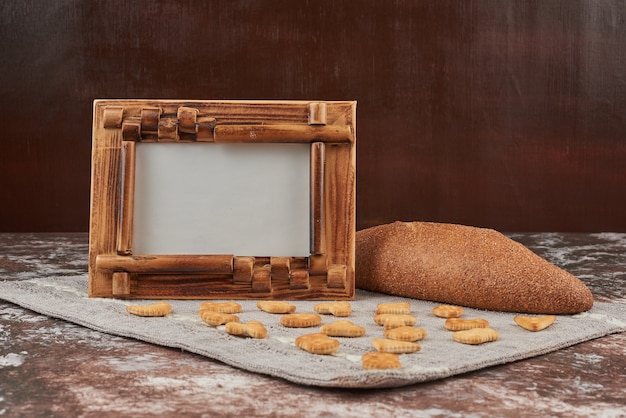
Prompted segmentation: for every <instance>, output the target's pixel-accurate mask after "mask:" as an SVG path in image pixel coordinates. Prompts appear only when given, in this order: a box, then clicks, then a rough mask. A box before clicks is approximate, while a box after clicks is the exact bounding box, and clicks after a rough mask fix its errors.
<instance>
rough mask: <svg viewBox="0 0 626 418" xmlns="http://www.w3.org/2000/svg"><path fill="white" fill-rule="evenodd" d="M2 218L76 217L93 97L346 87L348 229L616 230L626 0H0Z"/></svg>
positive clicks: (298, 93)
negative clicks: (352, 188) (351, 217)
mask: <svg viewBox="0 0 626 418" xmlns="http://www.w3.org/2000/svg"><path fill="white" fill-rule="evenodd" d="M0 45H1V52H2V53H1V58H2V61H1V64H0V109H1V127H2V129H1V130H0V140H1V141H2V142H1V147H0V231H86V230H87V229H88V219H89V182H90V178H89V176H90V152H91V143H90V141H91V137H90V135H91V110H92V109H91V102H92V100H93V99H94V98H182V99H327V100H333V99H336V100H347V99H350V100H352V99H356V100H358V108H357V115H358V117H357V120H358V147H357V149H358V153H357V158H358V165H357V171H358V185H357V188H358V193H357V208H358V228H359V229H361V228H363V227H367V226H371V225H375V224H379V223H385V222H391V221H394V220H429V221H439V222H456V223H464V224H470V225H477V226H487V227H492V228H496V229H499V230H502V231H529V230H534V231H539V230H543V231H626V210H625V209H626V193H625V186H626V169H625V168H624V163H625V162H626V143H625V132H626V129H625V128H626V6H625V5H624V2H622V1H619V0H615V1H609V0H607V1H591V0H580V1H576V0H543V1H513V0H493V1H457V0H453V1H442V0H438V1H425V0H424V1H417V0H416V1H409V0H406V1H377V0H371V1H364V0H329V1H293V0H271V1H252V0H224V1H160V0H149V1H144V0H142V1H130V0H128V1H113V0H111V1H93V0H73V1H72V0H55V1H44V0H41V1H34V0H23V1H17V0H3V1H2V2H0Z"/></svg>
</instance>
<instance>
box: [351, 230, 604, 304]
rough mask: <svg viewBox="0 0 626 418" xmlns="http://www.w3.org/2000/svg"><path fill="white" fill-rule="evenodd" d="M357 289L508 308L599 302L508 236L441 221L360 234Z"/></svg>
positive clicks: (570, 276) (450, 302) (358, 238)
mask: <svg viewBox="0 0 626 418" xmlns="http://www.w3.org/2000/svg"><path fill="white" fill-rule="evenodd" d="M356 287H357V288H360V289H365V290H371V291H375V292H381V293H387V294H392V295H397V296H404V297H411V298H415V299H422V300H430V301H436V302H442V303H449V304H455V305H463V306H467V307H472V308H479V309H488V310H495V311H504V312H520V313H535V314H574V313H578V312H583V311H586V310H589V309H591V307H592V306H593V295H592V294H591V291H590V290H589V289H588V288H587V286H585V285H584V284H583V283H582V282H581V281H580V280H579V279H577V278H576V277H574V276H573V275H571V274H570V273H568V272H566V271H564V270H563V269H561V268H559V267H557V266H555V265H554V264H551V263H549V262H548V261H547V260H545V259H543V258H541V257H539V256H538V255H536V254H535V253H533V252H532V251H531V250H529V249H528V248H526V247H524V246H523V245H521V244H520V243H518V242H516V241H513V240H512V239H510V238H508V237H506V236H504V235H503V234H501V233H499V232H497V231H494V230H492V229H486V228H476V227H471V226H464V225H456V224H446V223H434V222H394V223H392V224H385V225H380V226H375V227H372V228H368V229H365V230H362V231H358V232H357V233H356Z"/></svg>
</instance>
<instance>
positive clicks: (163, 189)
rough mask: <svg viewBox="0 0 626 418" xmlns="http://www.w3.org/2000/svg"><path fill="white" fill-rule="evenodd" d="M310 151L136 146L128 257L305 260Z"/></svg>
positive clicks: (274, 146)
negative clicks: (131, 254)
mask: <svg viewBox="0 0 626 418" xmlns="http://www.w3.org/2000/svg"><path fill="white" fill-rule="evenodd" d="M309 177H310V146H309V145H308V144H293V143H287V144H283V143H269V144H268V143H265V144H249V143H239V144H215V143H209V144H207V143H193V144H189V143H138V144H137V151H136V165H135V196H134V216H133V219H134V222H133V252H134V253H135V254H235V255H257V256H259V255H273V256H285V257H297V256H308V255H309V253H310V238H309V234H310V180H309Z"/></svg>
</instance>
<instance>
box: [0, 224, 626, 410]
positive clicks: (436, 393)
mask: <svg viewBox="0 0 626 418" xmlns="http://www.w3.org/2000/svg"><path fill="white" fill-rule="evenodd" d="M507 235H508V236H510V237H511V238H513V239H515V240H516V241H519V242H521V243H522V244H524V245H526V246H527V247H529V248H530V249H531V250H533V251H535V252H536V253H538V254H539V255H541V256H543V257H545V258H546V259H548V260H549V261H551V262H553V263H555V264H556V265H558V266H560V267H562V268H564V269H566V270H567V271H569V272H571V273H573V274H574V275H576V276H577V277H579V278H580V279H581V280H583V281H584V282H585V283H586V284H587V285H588V286H589V288H590V289H591V291H592V292H593V294H594V296H595V298H596V300H598V301H615V302H618V303H626V291H625V290H624V289H625V288H626V234H618V233H599V234H578V233H576V234H573V233H569V234H563V233H524V234H507ZM87 248H88V236H87V234H85V233H73V234H71V233H70V234H44V233H36V234H8V233H4V234H0V280H23V279H29V278H35V277H50V278H54V277H55V276H58V275H75V274H81V273H86V271H87ZM162 415H165V416H181V417H184V416H189V417H203V416H207V417H215V416H235V415H240V416H250V417H252V416H260V417H291V416H293V417H309V416H311V417H318V416H323V417H334V416H338V417H359V418H361V417H366V416H390V417H396V416H397V417H403V416H419V417H444V416H445V417H487V416H490V417H491V416H516V417H524V416H526V417H534V416H537V417H550V416H559V417H560V416H563V417H593V416H599V417H625V416H626V333H620V334H613V335H610V336H607V337H604V338H600V339H597V340H592V341H588V342H585V343H582V344H578V345H576V346H573V347H569V348H566V349H563V350H559V351H556V352H553V353H550V354H547V355H543V356H540V357H535V358H531V359H528V360H523V361H518V362H514V363H509V364H505V365H501V366H496V367H491V368H487V369H483V370H480V371H476V372H472V373H467V374H464V375H459V376H454V377H451V378H447V379H445V380H440V381H435V382H429V383H423V384H418V385H413V386H407V387H402V388H395V389H377V390H342V389H325V388H315V387H306V386H299V385H296V384H292V383H289V382H286V381H282V380H279V379H275V378H271V377H267V376H262V375H257V374H254V373H250V372H247V371H242V370H238V369H235V368H232V367H229V366H226V365H224V364H222V363H219V362H217V361H213V360H211V359H207V358H205V357H201V356H198V355H195V354H190V353H187V352H181V351H180V350H176V349H170V348H165V347H159V346H155V345H152V344H148V343H144V342H141V341H136V340H132V339H127V338H121V337H116V336H112V335H108V334H103V333H99V332H96V331H92V330H89V329H87V328H83V327H80V326H77V325H74V324H71V323H68V322H65V321H61V320H57V319H53V318H49V317H46V316H42V315H39V314H37V313H34V312H32V311H29V310H27V309H23V308H21V307H19V306H17V305H14V304H11V303H7V302H3V301H0V416H3V417H4V416H7V417H16V416H19V417H22V416H24V417H26V416H27V417H37V416H55V417H56V416H58V417H66V416H72V417H91V416H98V417H107V416H116V417H117V416H133V417H148V416H162Z"/></svg>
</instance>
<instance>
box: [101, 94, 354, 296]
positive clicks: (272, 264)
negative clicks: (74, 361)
mask: <svg viewBox="0 0 626 418" xmlns="http://www.w3.org/2000/svg"><path fill="white" fill-rule="evenodd" d="M157 142H178V143H185V144H193V143H200V142H202V143H235V142H236V143H259V144H264V143H301V144H308V146H310V188H309V196H310V219H309V222H310V235H309V236H310V254H309V255H308V256H295V257H285V256H283V255H275V256H273V255H262V254H135V253H134V252H133V220H134V216H135V215H134V211H133V202H134V196H135V161H136V149H137V144H138V143H141V144H144V143H145V144H150V143H157ZM142 146H143V145H142ZM226 177H227V176H226ZM180 187H184V184H181V185H180ZM268 187H271V185H268ZM355 197H356V102H353V101H327V102H309V101H207V100H191V101H182V100H96V101H95V102H94V109H93V149H92V177H91V215H90V233H89V296H90V297H115V298H145V299H167V298H169V299H291V300H298V299H300V300H303V299H308V300H349V299H353V298H354V265H355V262H354V261H355V260H354V258H355V245H354V239H355V227H356V203H355Z"/></svg>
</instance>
